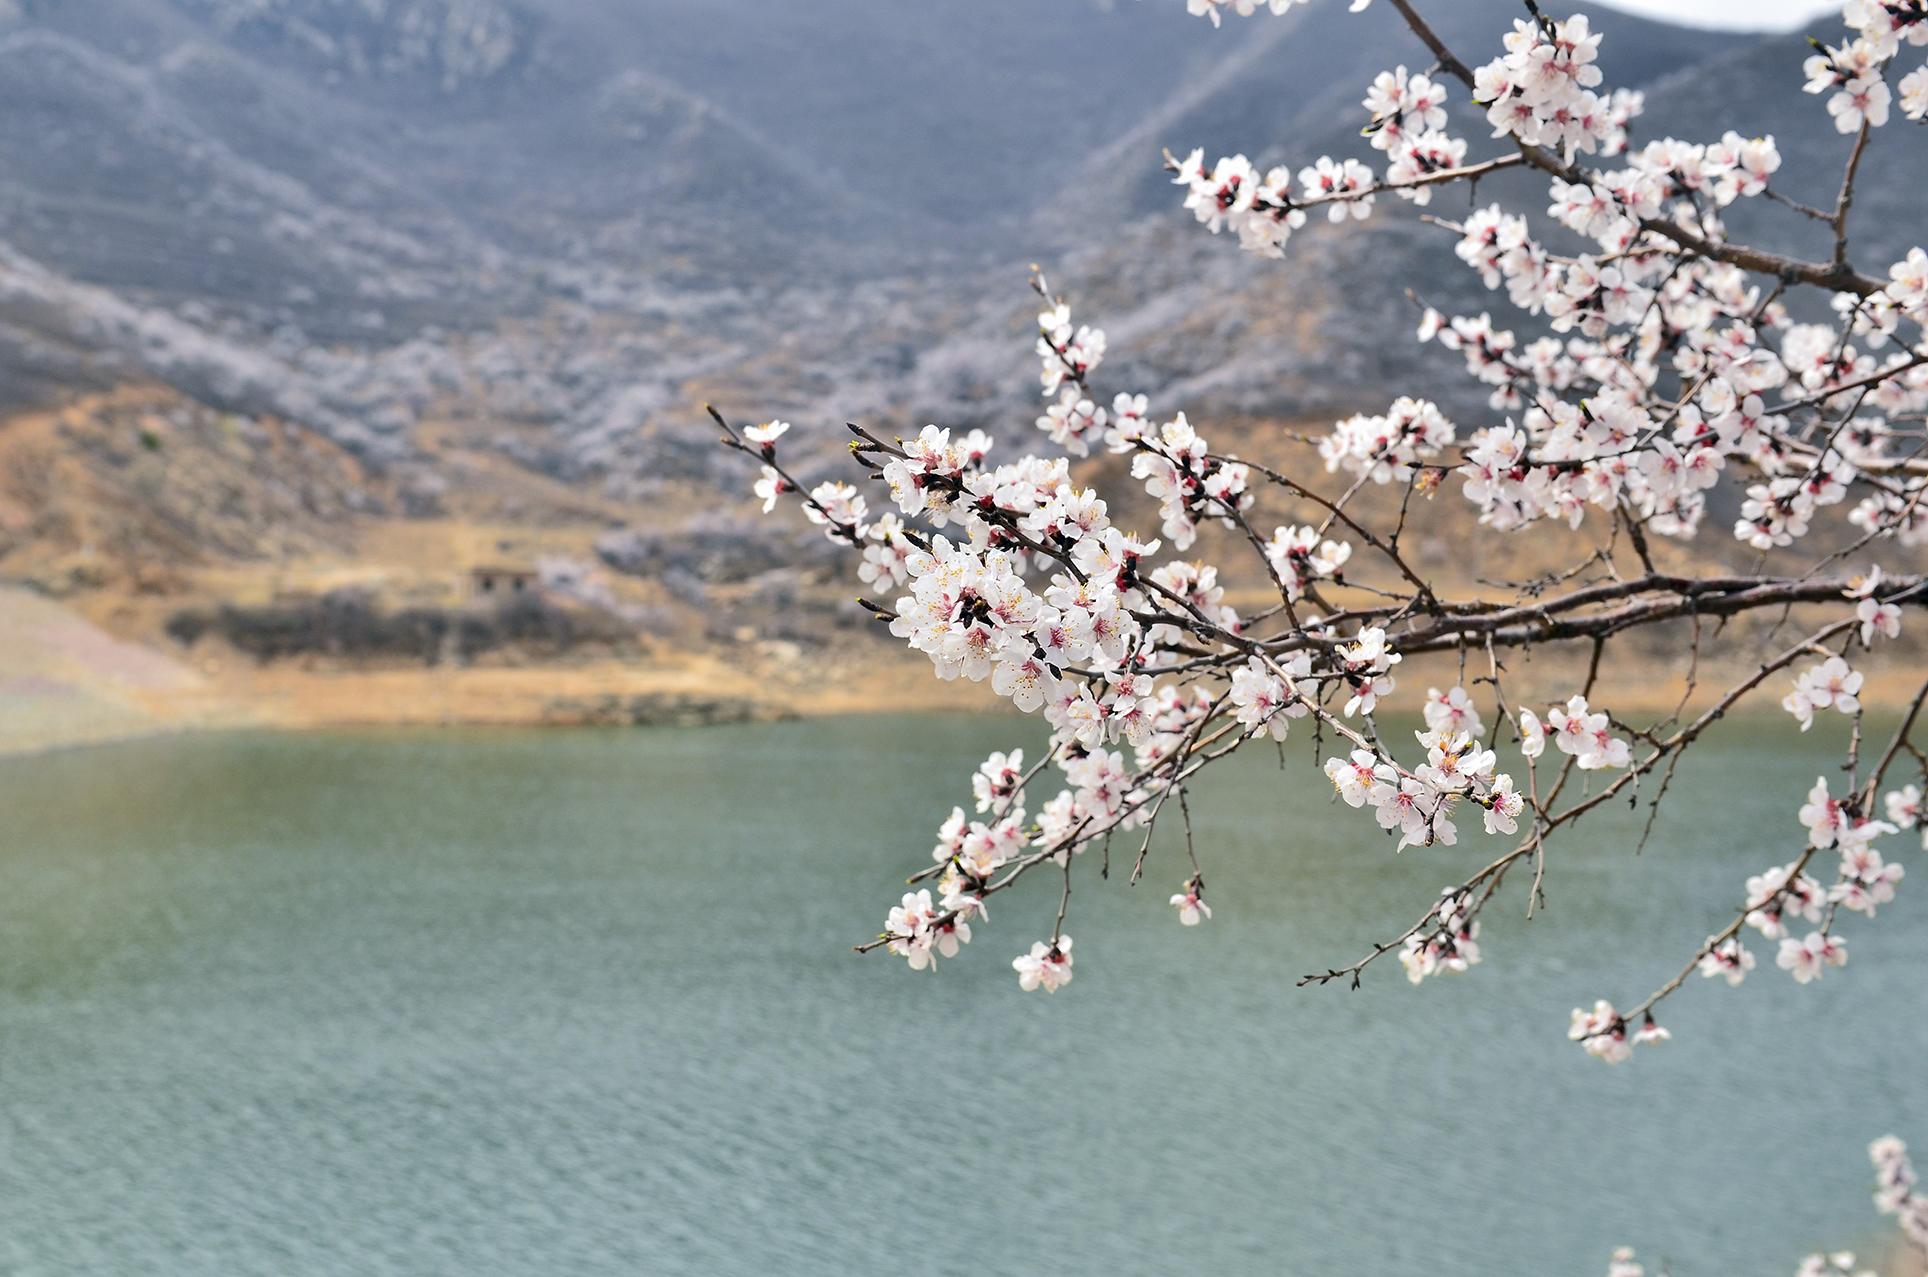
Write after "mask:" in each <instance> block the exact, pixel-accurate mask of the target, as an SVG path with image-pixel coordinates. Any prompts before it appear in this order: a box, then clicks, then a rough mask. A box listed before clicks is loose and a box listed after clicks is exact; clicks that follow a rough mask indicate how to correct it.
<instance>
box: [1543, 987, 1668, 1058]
mask: <svg viewBox="0 0 1928 1277" xmlns="http://www.w3.org/2000/svg"><path fill="white" fill-rule="evenodd" d="M1672 1036H1673V1034H1671V1033H1669V1032H1667V1030H1665V1029H1663V1028H1661V1027H1660V1025H1658V1024H1656V1023H1655V1022H1654V1017H1653V1012H1651V1011H1649V1012H1646V1013H1645V1014H1644V1015H1643V1017H1642V1018H1641V1021H1640V1027H1639V1028H1637V1029H1635V1030H1634V1031H1633V1032H1632V1033H1629V1032H1628V1031H1627V1019H1626V1017H1625V1016H1623V1015H1621V1014H1620V1013H1619V1012H1618V1011H1616V1010H1614V1009H1613V1003H1611V1002H1608V1001H1607V1000H1606V999H1605V998H1601V999H1600V1000H1599V1001H1597V1002H1595V1003H1594V1004H1593V1009H1592V1010H1590V1011H1589V1010H1585V1009H1583V1008H1580V1007H1575V1008H1573V1018H1572V1022H1571V1023H1570V1024H1568V1025H1567V1037H1569V1038H1571V1039H1572V1040H1573V1041H1575V1042H1578V1043H1579V1044H1580V1045H1581V1046H1582V1047H1583V1048H1585V1050H1586V1053H1587V1054H1588V1055H1591V1056H1593V1057H1594V1058H1596V1059H1601V1060H1605V1061H1606V1062H1607V1063H1608V1064H1619V1063H1621V1062H1622V1061H1624V1060H1626V1059H1628V1058H1629V1057H1630V1056H1632V1055H1633V1049H1634V1047H1636V1046H1653V1045H1655V1044H1656V1043H1660V1042H1665V1041H1666V1040H1667V1039H1668V1038H1670V1037H1672Z"/></svg>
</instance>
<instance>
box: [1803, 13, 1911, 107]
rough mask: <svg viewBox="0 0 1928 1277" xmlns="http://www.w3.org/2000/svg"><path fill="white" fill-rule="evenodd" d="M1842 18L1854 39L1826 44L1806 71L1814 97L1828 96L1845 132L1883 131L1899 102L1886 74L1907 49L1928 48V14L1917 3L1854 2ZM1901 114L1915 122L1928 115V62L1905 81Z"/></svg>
mask: <svg viewBox="0 0 1928 1277" xmlns="http://www.w3.org/2000/svg"><path fill="white" fill-rule="evenodd" d="M1842 16H1843V17H1844V18H1845V19H1846V21H1847V24H1848V28H1849V29H1850V30H1851V31H1853V32H1854V38H1853V39H1851V40H1848V41H1847V42H1845V43H1844V44H1842V45H1840V46H1839V47H1836V46H1833V45H1827V46H1822V48H1821V52H1819V53H1817V54H1815V55H1814V56H1812V57H1810V58H1809V59H1808V60H1807V62H1806V64H1805V65H1804V66H1803V67H1802V70H1803V71H1804V72H1805V73H1806V75H1807V84H1806V85H1805V86H1803V87H1804V88H1805V89H1806V91H1807V92H1809V93H1827V94H1829V95H1830V96H1829V97H1828V114H1829V115H1831V116H1833V117H1834V127H1835V128H1837V129H1839V130H1840V131H1841V132H1843V133H1854V132H1857V131H1859V130H1860V129H1862V128H1880V127H1881V126H1882V125H1884V124H1886V123H1887V122H1888V108H1889V107H1890V105H1892V104H1893V102H1894V94H1893V93H1892V92H1890V91H1889V88H1888V84H1887V81H1886V80H1885V79H1884V78H1883V72H1884V70H1885V69H1886V67H1887V65H1888V63H1889V62H1891V61H1892V60H1893V59H1894V58H1895V57H1896V56H1898V55H1899V54H1900V53H1901V49H1902V46H1903V45H1904V44H1907V45H1915V46H1921V45H1925V44H1928V14H1925V13H1924V12H1923V10H1922V6H1921V5H1920V4H1918V3H1916V0H1849V3H1848V4H1847V6H1846V7H1845V9H1844V10H1843V13H1842ZM1899 88H1900V93H1901V110H1902V114H1904V115H1906V116H1907V117H1908V118H1909V119H1911V120H1920V119H1923V118H1925V117H1928V64H1924V65H1922V66H1920V67H1917V68H1916V69H1915V70H1913V71H1911V72H1909V73H1908V74H1907V75H1905V76H1903V77H1902V79H1901V81H1900V85H1899Z"/></svg>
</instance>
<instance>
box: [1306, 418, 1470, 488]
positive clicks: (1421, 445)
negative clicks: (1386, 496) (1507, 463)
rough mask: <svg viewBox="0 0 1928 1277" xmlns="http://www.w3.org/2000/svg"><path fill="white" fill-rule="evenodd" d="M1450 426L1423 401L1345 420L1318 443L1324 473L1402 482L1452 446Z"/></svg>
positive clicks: (1374, 480) (1377, 481)
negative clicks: (1342, 473) (1333, 472)
mask: <svg viewBox="0 0 1928 1277" xmlns="http://www.w3.org/2000/svg"><path fill="white" fill-rule="evenodd" d="M1453 438H1454V430H1453V423H1452V422H1450V421H1448V420H1446V416H1445V414H1444V413H1442V412H1440V410H1439V409H1438V407H1437V406H1435V405H1434V404H1432V403H1429V402H1428V401H1426V400H1424V399H1398V400H1395V401H1394V402H1393V405H1392V407H1391V408H1389V409H1388V410H1387V411H1386V413H1385V415H1384V416H1366V415H1364V414H1360V415H1359V416H1356V417H1347V418H1346V419H1345V420H1344V421H1341V422H1339V423H1338V424H1336V425H1335V426H1333V428H1332V433H1331V434H1329V435H1327V436H1326V437H1325V438H1324V439H1323V440H1321V441H1320V443H1319V455H1320V457H1322V458H1324V460H1325V466H1326V469H1327V470H1329V471H1332V470H1345V471H1346V472H1347V473H1349V474H1352V475H1356V476H1358V477H1360V478H1363V479H1370V480H1371V481H1372V482H1374V483H1380V484H1384V483H1405V482H1406V481H1407V480H1409V479H1411V478H1412V477H1413V472H1414V469H1415V467H1416V466H1417V464H1418V463H1419V462H1420V461H1423V460H1427V459H1430V458H1432V457H1436V456H1438V455H1439V453H1440V450H1441V449H1442V448H1447V447H1450V446H1451V445H1452V443H1453Z"/></svg>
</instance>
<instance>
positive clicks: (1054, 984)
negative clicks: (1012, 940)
mask: <svg viewBox="0 0 1928 1277" xmlns="http://www.w3.org/2000/svg"><path fill="white" fill-rule="evenodd" d="M1011 969H1012V970H1014V971H1016V972H1017V973H1018V987H1019V988H1020V989H1023V990H1024V991H1025V992H1026V993H1029V992H1031V990H1033V989H1039V988H1041V989H1043V990H1044V991H1045V992H1046V993H1056V992H1057V991H1058V990H1059V989H1062V988H1063V987H1064V986H1065V985H1067V984H1070V983H1071V937H1070V936H1059V937H1058V939H1057V942H1056V943H1055V944H1052V943H1046V942H1045V941H1043V940H1040V941H1038V942H1037V943H1036V944H1034V945H1032V946H1031V952H1029V953H1027V954H1024V955H1022V956H1020V957H1017V958H1014V959H1012V960H1011Z"/></svg>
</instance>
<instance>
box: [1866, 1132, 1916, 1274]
mask: <svg viewBox="0 0 1928 1277" xmlns="http://www.w3.org/2000/svg"><path fill="white" fill-rule="evenodd" d="M1868 1160H1869V1161H1871V1162H1873V1163H1874V1174H1875V1185H1876V1187H1875V1191H1874V1205H1875V1209H1876V1210H1878V1211H1880V1212H1881V1213H1882V1214H1883V1215H1893V1216H1894V1217H1895V1219H1896V1221H1897V1222H1899V1223H1900V1225H1901V1231H1902V1234H1903V1235H1904V1236H1906V1237H1907V1238H1908V1240H1909V1241H1911V1242H1913V1243H1914V1244H1915V1245H1916V1246H1917V1247H1919V1248H1921V1249H1923V1250H1928V1193H1921V1192H1917V1191H1916V1186H1915V1168H1914V1164H1913V1163H1912V1162H1910V1161H1909V1160H1908V1146H1907V1145H1906V1144H1903V1143H1902V1142H1901V1141H1900V1140H1898V1139H1896V1138H1895V1137H1894V1136H1892V1135H1887V1136H1883V1137H1882V1138H1881V1139H1878V1140H1876V1141H1875V1142H1874V1143H1872V1144H1870V1145H1868Z"/></svg>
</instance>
